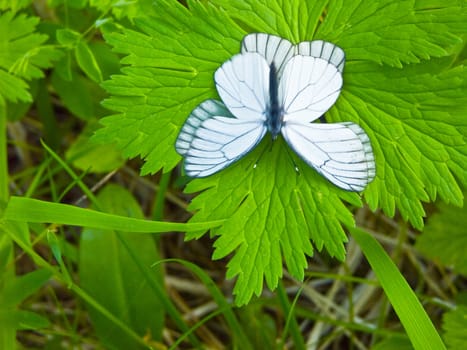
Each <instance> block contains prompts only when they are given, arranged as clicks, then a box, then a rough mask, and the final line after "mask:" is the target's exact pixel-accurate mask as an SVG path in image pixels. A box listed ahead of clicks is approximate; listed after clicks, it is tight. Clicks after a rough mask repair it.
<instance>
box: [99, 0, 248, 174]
mask: <svg viewBox="0 0 467 350" xmlns="http://www.w3.org/2000/svg"><path fill="white" fill-rule="evenodd" d="M156 6H157V8H158V12H157V15H156V17H154V18H151V19H141V20H139V21H138V22H137V24H138V26H139V28H141V30H142V31H143V32H144V34H143V33H139V32H135V31H132V30H124V31H123V32H122V33H120V34H117V33H116V34H110V35H107V36H106V40H107V41H108V42H109V43H110V44H112V45H113V46H114V50H115V51H117V52H120V53H123V54H126V55H128V56H126V57H125V58H124V60H123V63H124V64H130V65H131V66H130V67H126V68H124V72H125V75H117V76H113V77H112V80H110V81H107V82H104V84H103V86H104V87H105V89H106V90H107V91H108V92H109V93H111V94H112V95H113V96H112V97H111V98H110V99H108V100H106V101H105V102H104V105H105V106H106V107H107V108H109V109H112V110H114V111H116V112H118V113H121V114H118V115H113V116H110V117H106V118H104V119H102V121H101V122H102V124H103V125H104V126H105V128H103V129H102V130H99V131H97V133H96V136H95V137H96V139H97V140H99V141H101V142H109V141H111V140H112V143H117V144H118V145H119V146H120V147H122V148H123V151H124V155H125V156H126V157H135V156H138V155H141V156H142V157H144V158H145V161H146V163H145V164H144V166H143V169H142V173H143V174H147V173H153V172H156V171H158V170H159V169H161V168H162V167H164V168H165V170H169V169H171V168H173V167H174V166H175V165H176V164H177V163H178V161H179V157H178V155H177V154H176V152H175V149H174V140H175V137H176V135H177V132H178V126H177V125H181V124H182V123H183V121H184V120H185V119H186V116H187V115H188V114H189V113H190V111H191V110H192V109H193V107H194V106H196V104H197V103H199V102H201V101H202V100H204V99H206V98H208V97H210V96H212V94H213V93H214V85H213V81H212V74H213V72H214V70H215V69H216V68H217V67H218V66H219V65H220V64H221V63H222V62H223V61H224V60H226V59H227V58H228V57H229V56H230V55H231V54H232V53H233V52H235V51H236V50H238V45H239V41H240V40H241V38H242V35H243V32H242V31H241V29H240V28H239V27H238V26H237V25H235V24H234V23H233V22H232V20H231V19H230V18H229V17H227V16H226V14H225V13H224V12H223V11H220V10H217V9H215V8H213V7H212V6H207V7H204V6H203V5H201V4H199V3H193V4H192V6H191V11H189V10H188V9H187V8H185V7H184V6H182V5H180V4H179V3H178V2H175V1H170V0H160V1H157V4H156ZM210 22H211V23H210ZM195 53H196V54H195Z"/></svg>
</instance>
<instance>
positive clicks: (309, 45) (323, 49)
mask: <svg viewBox="0 0 467 350" xmlns="http://www.w3.org/2000/svg"><path fill="white" fill-rule="evenodd" d="M296 53H297V54H299V55H302V56H311V57H316V58H321V59H323V60H325V61H328V62H329V63H330V64H332V65H333V66H335V67H336V68H337V70H338V71H339V72H340V73H342V72H343V70H344V63H345V54H344V51H343V50H342V49H341V48H340V47H339V46H336V45H334V44H332V43H330V42H327V41H323V40H313V41H302V42H301V43H299V44H298V45H297V50H296Z"/></svg>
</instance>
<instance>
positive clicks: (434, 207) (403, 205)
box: [0, 0, 467, 350]
mask: <svg viewBox="0 0 467 350" xmlns="http://www.w3.org/2000/svg"><path fill="white" fill-rule="evenodd" d="M466 23H467V2H466V1H464V0H448V1H441V0H439V1H438V0H418V1H415V0H403V1H386V0H377V1H375V0H371V1H370V0H352V1H345V2H344V1H343V0H316V1H301V0H293V1H285V0H284V1H281V0H274V1H266V0H242V1H240V0H233V1H227V0H226V1H224V0H212V1H188V2H185V1H181V2H177V1H175V0H157V1H155V2H153V1H152V0H138V1H125V0H123V1H122V0H120V1H115V0H106V1H95V0H68V1H67V0H49V1H32V0H17V1H15V0H3V1H2V0H0V276H1V277H0V325H1V326H0V349H8V350H9V349H15V348H20V349H21V348H24V349H36V348H37V349H62V348H63V349H68V348H76V349H139V348H153V349H165V348H200V349H202V348H212V349H218V348H219V349H221V348H241V349H255V348H268V349H269V348H271V349H272V348H278V349H281V348H297V349H303V348H309V349H370V348H371V349H379V350H381V349H394V348H396V347H397V348H398V349H411V348H415V349H443V348H445V347H447V348H451V349H461V348H463V347H465V344H466V343H467V331H466V329H467V321H466V320H467V298H466V294H465V288H466V279H465V275H466V273H467V258H466V255H465V249H464V247H465V246H466V245H467V230H466V227H467V216H466V215H465V209H463V204H464V194H465V184H466V179H467V178H466V171H467V144H466V134H467V132H466V131H467V70H466V69H465V63H466V58H467V49H466V38H467V25H466ZM250 32H267V33H271V34H276V35H280V36H282V37H285V38H287V39H289V40H290V41H292V42H294V43H297V42H300V41H303V40H311V39H323V40H328V41H331V42H333V43H336V44H337V45H339V46H340V47H342V48H343V49H344V51H345V52H346V55H347V61H346V65H345V69H344V88H343V91H342V94H341V97H340V98H339V100H338V102H337V103H336V105H335V106H334V107H333V108H332V109H331V110H330V111H329V112H328V113H327V114H326V119H327V120H328V122H337V121H354V122H356V123H358V124H359V125H361V126H362V127H363V128H364V129H365V131H366V132H367V133H368V135H369V137H370V139H371V142H372V146H373V149H374V152H375V158H376V168H377V175H376V179H375V181H374V182H373V183H371V184H370V186H368V188H367V189H366V190H365V191H364V192H363V193H362V194H356V193H349V192H345V191H343V190H340V189H337V188H335V187H334V186H332V185H330V184H329V183H328V182H327V181H326V180H324V179H322V178H321V177H320V176H319V175H318V174H317V173H316V172H314V171H313V170H311V169H309V168H308V167H306V166H301V165H303V164H300V160H299V159H295V161H296V162H297V163H298V165H299V167H300V168H301V170H302V174H301V175H300V176H299V177H297V175H296V173H295V170H294V169H293V167H292V165H291V162H290V159H289V157H290V155H289V154H288V153H287V151H286V149H285V147H286V145H285V143H283V142H282V141H280V140H279V141H278V143H277V145H275V147H273V149H272V151H271V152H265V153H264V155H263V156H262V158H261V162H260V163H259V164H258V167H257V168H256V169H255V170H254V171H253V167H252V164H254V162H255V161H256V160H257V158H258V155H259V154H261V152H262V147H268V146H267V145H266V144H263V145H260V147H259V148H258V149H257V150H255V151H254V152H252V153H251V154H250V155H248V156H246V157H245V158H244V159H242V160H241V161H240V162H238V163H237V164H235V165H234V166H232V167H229V168H228V169H226V170H225V171H223V172H221V173H219V174H216V175H214V176H212V177H209V178H206V179H198V180H195V181H190V179H188V178H186V177H185V176H183V174H182V173H181V171H180V168H179V166H178V164H179V162H180V160H181V159H180V156H179V155H177V154H176V152H175V150H174V142H175V138H176V136H177V133H178V131H179V129H180V127H181V125H182V124H183V122H184V121H185V119H186V118H187V116H188V115H189V113H190V111H191V110H192V109H193V108H194V107H196V106H197V105H198V104H199V103H200V102H201V101H203V100H205V99H207V98H218V97H217V93H216V90H215V87H214V82H213V79H212V76H213V73H214V71H215V70H216V69H217V67H219V65H221V64H222V62H224V61H225V60H227V59H228V58H229V57H231V56H232V55H234V54H236V53H238V51H239V48H240V42H241V39H242V38H243V36H244V35H245V34H247V33H250ZM206 232H210V233H209V234H206Z"/></svg>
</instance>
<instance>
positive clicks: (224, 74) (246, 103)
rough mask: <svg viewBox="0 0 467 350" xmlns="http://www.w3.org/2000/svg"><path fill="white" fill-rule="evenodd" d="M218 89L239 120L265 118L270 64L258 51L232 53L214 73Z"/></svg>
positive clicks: (226, 104) (263, 119) (228, 107)
mask: <svg viewBox="0 0 467 350" xmlns="http://www.w3.org/2000/svg"><path fill="white" fill-rule="evenodd" d="M214 81H215V82H216V88H217V92H218V93H219V96H220V97H221V99H222V101H223V102H224V104H225V106H226V107H227V109H228V110H229V111H230V112H231V113H232V114H233V115H234V116H235V117H236V118H238V119H242V120H245V121H246V120H250V121H258V120H261V121H263V122H264V121H265V120H266V114H265V111H266V109H267V104H268V102H269V66H268V64H267V62H266V60H265V59H264V57H263V56H261V55H260V54H258V53H245V54H238V55H235V56H233V57H232V58H231V59H230V60H228V61H226V62H225V63H224V64H223V65H222V66H221V67H219V68H218V69H217V71H216V73H215V74H214Z"/></svg>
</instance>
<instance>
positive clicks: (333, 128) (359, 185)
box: [281, 122, 375, 192]
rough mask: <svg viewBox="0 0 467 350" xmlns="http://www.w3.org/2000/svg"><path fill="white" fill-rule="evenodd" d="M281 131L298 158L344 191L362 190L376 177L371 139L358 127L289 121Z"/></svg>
mask: <svg viewBox="0 0 467 350" xmlns="http://www.w3.org/2000/svg"><path fill="white" fill-rule="evenodd" d="M281 132H282V135H283V136H284V138H285V140H286V141H287V143H288V144H289V145H290V147H291V148H292V149H293V150H294V151H295V152H296V153H297V154H298V155H299V156H300V158H302V159H303V160H304V161H305V162H306V163H307V164H308V165H310V166H311V167H313V168H315V169H316V170H317V171H318V172H319V173H320V174H322V175H323V176H324V177H326V178H327V179H328V180H329V181H331V182H332V183H333V184H334V185H336V186H338V187H340V188H342V189H344V190H347V191H356V192H359V191H363V189H364V188H365V186H366V185H368V183H370V182H371V181H372V180H373V178H374V177H375V162H374V156H373V150H372V148H371V144H370V140H369V138H368V136H367V134H366V133H365V131H364V130H363V129H362V128H361V127H360V126H358V125H357V124H354V123H350V122H346V123H332V124H316V123H312V124H309V123H308V124H302V123H293V122H289V123H286V124H285V125H284V126H283V127H282V129H281Z"/></svg>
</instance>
